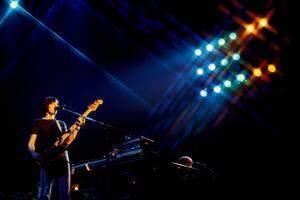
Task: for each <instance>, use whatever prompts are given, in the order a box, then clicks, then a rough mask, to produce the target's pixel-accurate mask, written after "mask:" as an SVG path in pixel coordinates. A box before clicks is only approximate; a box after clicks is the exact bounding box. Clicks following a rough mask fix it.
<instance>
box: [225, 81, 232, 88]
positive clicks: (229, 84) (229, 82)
mask: <svg viewBox="0 0 300 200" xmlns="http://www.w3.org/2000/svg"><path fill="white" fill-rule="evenodd" d="M224 86H225V87H227V88H229V87H231V81H229V80H226V81H224Z"/></svg>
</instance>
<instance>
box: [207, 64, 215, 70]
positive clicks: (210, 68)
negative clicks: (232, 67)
mask: <svg viewBox="0 0 300 200" xmlns="http://www.w3.org/2000/svg"><path fill="white" fill-rule="evenodd" d="M208 69H209V70H210V71H214V70H215V69H216V65H215V64H214V63H211V64H209V65H208Z"/></svg>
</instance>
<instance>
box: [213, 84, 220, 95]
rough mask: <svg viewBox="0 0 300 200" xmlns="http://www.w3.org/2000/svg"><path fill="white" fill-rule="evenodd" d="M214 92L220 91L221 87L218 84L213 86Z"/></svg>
mask: <svg viewBox="0 0 300 200" xmlns="http://www.w3.org/2000/svg"><path fill="white" fill-rule="evenodd" d="M214 92H215V93H220V92H221V87H220V86H218V85H217V86H215V87H214Z"/></svg>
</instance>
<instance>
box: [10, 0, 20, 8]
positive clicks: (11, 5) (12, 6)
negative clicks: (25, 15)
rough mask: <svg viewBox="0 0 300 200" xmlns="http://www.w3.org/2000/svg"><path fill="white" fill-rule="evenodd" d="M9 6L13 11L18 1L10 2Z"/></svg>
mask: <svg viewBox="0 0 300 200" xmlns="http://www.w3.org/2000/svg"><path fill="white" fill-rule="evenodd" d="M9 6H10V7H11V8H13V9H15V8H16V7H18V1H12V2H10V4H9Z"/></svg>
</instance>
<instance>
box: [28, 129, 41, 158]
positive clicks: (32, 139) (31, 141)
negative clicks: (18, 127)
mask: <svg viewBox="0 0 300 200" xmlns="http://www.w3.org/2000/svg"><path fill="white" fill-rule="evenodd" d="M36 138H37V135H36V134H34V133H33V134H31V135H30V138H29V141H28V144H27V148H28V151H29V152H30V154H31V156H32V157H33V158H34V159H39V157H40V154H39V153H37V152H36V151H35V141H36Z"/></svg>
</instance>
